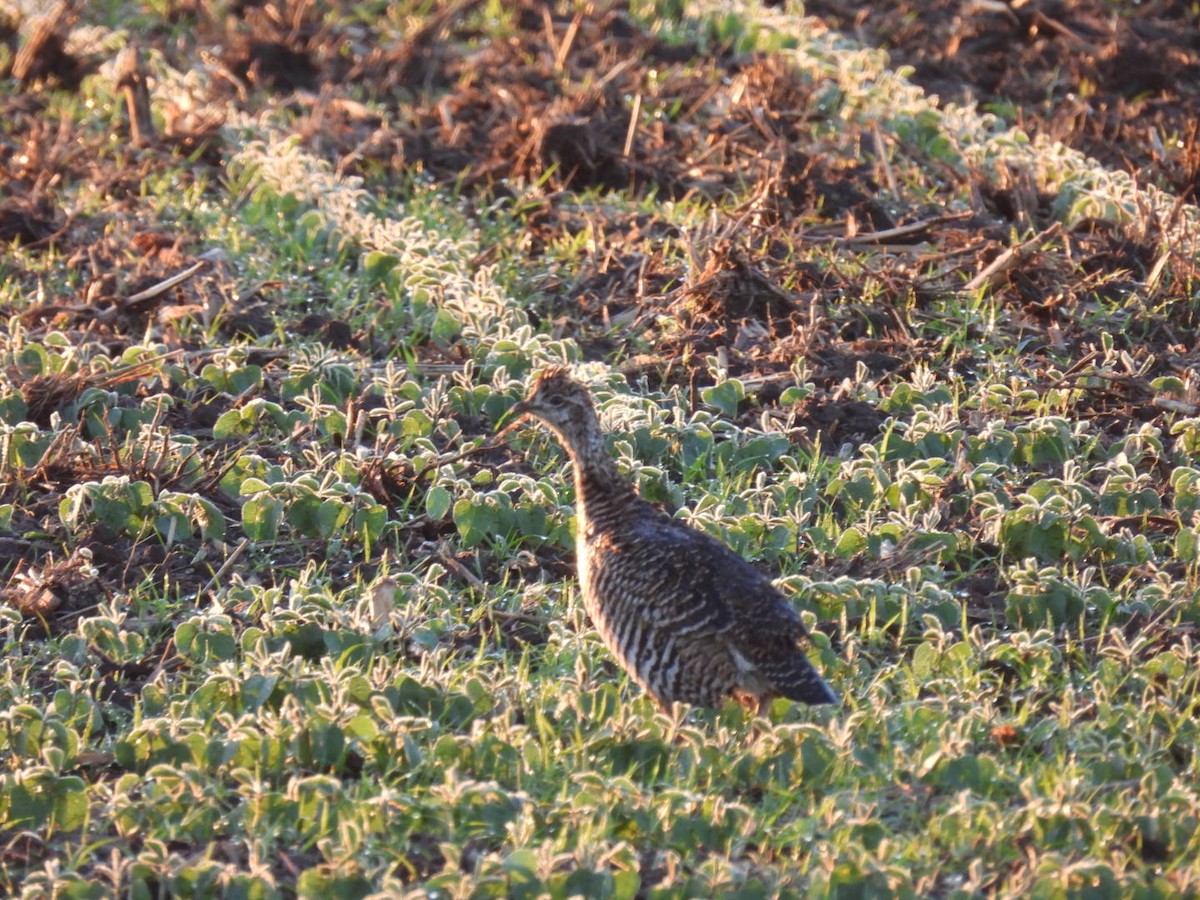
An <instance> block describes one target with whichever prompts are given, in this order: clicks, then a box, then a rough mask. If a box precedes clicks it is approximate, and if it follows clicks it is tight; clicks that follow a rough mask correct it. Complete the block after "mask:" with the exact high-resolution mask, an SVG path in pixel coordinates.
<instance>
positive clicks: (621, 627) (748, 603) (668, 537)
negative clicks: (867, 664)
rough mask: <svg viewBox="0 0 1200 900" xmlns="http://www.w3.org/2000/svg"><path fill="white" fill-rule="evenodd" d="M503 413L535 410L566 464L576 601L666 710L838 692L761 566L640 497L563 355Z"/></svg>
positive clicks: (813, 698)
mask: <svg viewBox="0 0 1200 900" xmlns="http://www.w3.org/2000/svg"><path fill="white" fill-rule="evenodd" d="M510 415H514V416H516V417H517V418H516V419H515V420H514V424H515V423H516V422H519V421H521V420H522V419H524V418H526V417H528V416H533V417H535V418H537V419H540V420H541V421H542V422H543V423H545V424H546V425H547V426H548V427H549V428H550V430H551V431H553V432H554V433H555V434H556V435H557V436H558V438H559V440H560V441H561V442H562V444H563V446H564V447H565V448H566V451H567V454H568V455H569V456H570V458H571V461H572V463H573V464H574V469H575V520H576V528H577V534H576V555H577V557H578V566H579V586H580V591H581V593H582V595H583V604H584V607H585V608H586V609H587V613H588V615H589V616H590V617H591V620H592V622H593V624H594V625H595V626H596V628H597V630H598V631H599V632H600V636H601V637H602V638H603V639H604V643H605V644H606V645H607V647H608V649H609V650H611V651H612V653H613V655H614V656H616V658H617V659H618V660H619V661H620V663H621V665H622V666H624V668H625V670H626V671H627V672H628V673H629V674H630V675H631V676H632V677H633V678H634V679H635V680H636V681H637V682H638V683H639V684H640V685H641V686H642V687H643V688H645V690H646V691H647V692H648V693H649V694H650V695H651V696H652V697H653V698H654V700H655V701H656V702H657V703H658V705H659V707H660V708H661V709H663V710H667V709H668V708H669V706H670V704H672V703H674V702H681V703H691V704H696V705H700V706H709V707H719V706H721V704H722V703H723V702H724V701H725V700H726V698H728V697H733V698H734V699H736V700H737V701H738V702H739V703H740V704H742V705H743V706H744V707H746V708H747V709H750V710H754V711H756V712H761V711H762V710H763V708H764V707H765V706H766V704H768V703H769V702H770V700H771V698H773V697H776V696H780V697H786V698H788V699H789V700H797V701H799V702H801V703H813V704H815V703H836V702H837V695H836V694H835V693H834V692H833V691H832V690H831V689H830V687H829V685H827V684H826V683H825V681H824V680H823V679H822V678H821V676H820V675H818V674H817V672H816V670H815V669H814V668H813V667H812V664H811V663H810V662H809V661H808V657H807V656H805V654H804V652H803V651H802V650H801V649H800V647H799V646H798V642H799V641H801V640H803V639H804V638H807V637H808V632H807V631H806V630H805V628H804V625H803V623H802V622H801V621H800V617H799V615H797V614H796V611H795V610H794V609H793V608H792V607H791V605H790V604H789V603H788V601H787V600H786V599H785V598H784V596H783V595H782V594H781V593H780V592H779V591H778V590H777V589H776V588H775V586H774V585H772V584H771V581H770V579H769V578H767V576H766V575H765V574H763V573H762V572H760V571H759V570H758V569H756V568H754V567H753V566H752V565H750V564H749V563H748V562H746V561H745V560H744V559H742V558H741V557H740V556H738V555H737V554H736V553H734V552H733V551H732V550H730V549H729V548H728V547H726V546H725V545H724V544H722V543H721V542H720V541H718V540H716V539H715V538H712V537H710V536H709V535H707V534H705V533H703V532H701V531H697V530H696V529H695V528H692V527H690V526H688V525H687V524H686V523H684V522H681V521H679V520H678V519H674V518H672V517H671V516H669V515H667V514H666V513H664V512H663V511H661V510H660V509H658V508H657V507H655V506H653V505H652V504H650V503H649V502H647V501H645V500H643V499H641V498H640V497H639V496H638V495H637V493H636V491H635V490H634V488H633V486H632V485H631V484H630V483H629V482H628V481H627V480H626V479H625V478H624V477H623V476H622V475H621V473H620V472H619V471H618V470H617V466H616V464H615V463H614V461H613V459H612V458H611V457H610V456H609V454H608V452H607V450H606V449H605V446H604V435H603V432H602V431H601V428H600V421H599V419H598V418H597V416H596V410H595V407H594V406H593V404H592V398H591V395H590V394H589V392H588V390H587V388H585V387H584V386H583V385H582V384H580V383H579V382H578V381H576V380H574V379H573V378H572V377H571V376H570V375H569V374H568V372H567V370H566V369H565V368H562V367H558V366H556V367H552V368H549V369H545V370H544V371H542V372H541V373H539V374H538V375H537V376H536V378H535V379H534V381H533V384H532V387H531V388H530V390H529V393H528V395H527V396H526V397H525V399H524V400H522V401H521V402H519V403H517V404H516V405H515V406H514V407H513V409H512V410H511V413H510Z"/></svg>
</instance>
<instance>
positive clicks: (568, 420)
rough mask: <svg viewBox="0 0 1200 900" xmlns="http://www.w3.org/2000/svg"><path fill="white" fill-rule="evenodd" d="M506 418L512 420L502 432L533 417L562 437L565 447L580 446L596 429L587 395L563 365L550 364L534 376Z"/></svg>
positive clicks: (593, 411)
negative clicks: (527, 389) (527, 390)
mask: <svg viewBox="0 0 1200 900" xmlns="http://www.w3.org/2000/svg"><path fill="white" fill-rule="evenodd" d="M510 417H512V421H511V423H510V424H509V425H508V426H507V427H505V428H504V429H503V431H502V432H501V433H502V434H503V433H505V432H507V431H509V430H510V429H512V428H515V427H516V426H517V425H518V424H520V423H521V422H523V421H525V420H527V419H529V418H535V419H539V420H541V421H542V422H543V423H545V424H546V425H547V426H548V427H549V428H550V429H551V430H552V431H554V432H555V433H556V434H557V435H558V436H559V437H560V438H562V440H563V443H565V444H566V445H567V448H568V449H576V448H579V447H581V446H582V444H583V443H584V442H585V441H586V440H587V439H588V438H589V437H591V436H592V435H593V434H594V433H595V432H596V431H598V429H599V422H598V420H597V418H596V409H595V407H594V406H593V405H592V397H591V394H590V393H589V392H588V389H587V388H586V387H584V386H583V385H582V384H580V383H579V382H578V381H576V380H575V379H574V378H572V377H571V375H570V373H569V372H568V370H567V369H566V367H564V366H551V367H550V368H547V369H543V370H542V371H541V372H539V373H538V374H537V375H536V376H534V379H533V383H532V385H531V386H530V388H529V393H527V394H526V395H525V399H524V400H522V401H520V402H519V403H517V404H516V405H515V406H513V407H512V408H511V409H510V410H509V411H508V413H507V414H506V415H505V418H506V419H507V418H510Z"/></svg>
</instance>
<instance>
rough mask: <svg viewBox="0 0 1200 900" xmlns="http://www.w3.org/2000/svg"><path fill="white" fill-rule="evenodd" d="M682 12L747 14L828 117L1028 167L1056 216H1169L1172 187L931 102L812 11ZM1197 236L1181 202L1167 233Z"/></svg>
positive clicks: (715, 3) (954, 159)
mask: <svg viewBox="0 0 1200 900" xmlns="http://www.w3.org/2000/svg"><path fill="white" fill-rule="evenodd" d="M689 12H690V13H691V14H692V15H695V16H697V17H698V18H702V19H710V20H711V19H715V18H716V17H718V16H720V17H729V16H738V17H740V18H742V19H743V20H745V21H746V22H752V23H753V29H752V30H751V31H750V34H751V35H752V36H753V37H752V40H751V43H750V46H749V47H747V48H746V49H760V50H770V51H771V52H777V53H780V54H782V55H785V56H787V57H788V58H789V59H791V61H792V63H793V64H794V65H795V66H796V67H797V68H799V69H800V70H801V71H803V72H805V73H807V74H809V75H810V76H812V78H813V79H814V81H815V82H817V83H818V85H820V86H821V87H819V89H818V91H817V96H818V97H819V98H821V100H822V107H823V108H824V110H825V112H826V113H827V114H828V115H830V116H836V117H837V118H839V119H841V120H843V121H846V122H851V123H854V124H857V125H859V126H865V127H870V126H874V125H877V126H880V127H881V128H882V129H883V130H885V131H886V132H890V133H892V134H895V135H896V136H898V137H899V138H900V139H901V141H902V142H903V143H904V144H905V145H906V146H907V147H909V148H913V149H916V150H917V151H918V152H919V153H920V155H922V156H924V157H926V158H928V159H931V160H934V161H936V162H939V163H942V164H945V165H950V166H952V167H953V168H954V169H956V170H958V171H960V172H981V173H982V174H984V175H985V176H986V177H988V178H993V179H1004V178H1008V177H1011V174H1012V173H1017V172H1022V173H1028V174H1029V175H1030V176H1031V177H1032V178H1033V179H1034V180H1035V182H1036V184H1037V186H1038V188H1039V189H1040V190H1044V191H1047V192H1052V193H1054V192H1056V193H1057V194H1058V201H1057V203H1056V204H1055V208H1054V213H1055V215H1056V216H1057V217H1058V218H1059V219H1061V220H1062V221H1063V222H1064V224H1067V225H1071V224H1074V223H1076V222H1079V221H1081V220H1084V219H1088V218H1102V219H1110V220H1115V221H1126V222H1128V221H1134V222H1136V221H1140V220H1142V219H1144V218H1145V217H1146V216H1147V215H1152V216H1156V217H1157V220H1158V221H1159V222H1161V223H1166V222H1168V221H1170V220H1171V214H1172V210H1173V209H1174V207H1175V204H1176V202H1177V198H1176V197H1174V196H1173V195H1171V194H1168V193H1166V192H1164V191H1161V190H1159V189H1157V188H1155V187H1153V186H1152V185H1142V184H1138V183H1137V181H1136V180H1135V179H1134V178H1133V177H1132V176H1131V175H1130V174H1129V173H1127V172H1120V171H1113V170H1110V169H1106V168H1105V167H1103V166H1102V165H1101V164H1100V163H1098V162H1096V161H1095V160H1094V159H1092V158H1091V157H1089V156H1086V155H1085V154H1083V153H1080V152H1079V151H1078V150H1073V149H1071V148H1070V147H1067V146H1065V145H1063V144H1062V143H1061V142H1059V141H1056V140H1053V139H1050V138H1047V137H1045V136H1041V135H1039V136H1037V137H1034V138H1032V139H1031V138H1030V137H1029V136H1028V135H1027V134H1026V133H1025V132H1024V131H1023V130H1021V129H1020V128H1016V127H1008V126H1007V124H1006V123H1005V122H1004V121H1003V120H1002V119H1000V118H999V117H998V116H995V115H993V114H991V113H985V112H981V111H980V110H979V109H977V108H976V107H975V106H974V105H973V104H969V105H965V106H964V105H960V104H954V103H947V104H945V106H944V107H942V108H939V107H938V105H937V103H936V97H933V96H930V95H928V94H926V93H925V91H924V90H923V89H922V88H920V87H918V86H917V85H914V84H912V83H911V82H910V81H909V80H908V79H907V77H905V70H904V69H903V68H901V69H898V70H896V69H892V68H890V67H889V62H888V56H887V53H886V52H884V51H882V50H877V49H873V48H867V47H863V46H862V45H861V44H859V43H858V42H857V41H855V40H854V39H853V38H850V37H848V36H846V35H844V34H842V33H840V32H836V31H831V30H829V29H828V28H827V27H826V26H825V24H824V23H823V22H821V21H820V20H819V19H815V18H811V17H805V16H803V15H796V14H793V13H788V12H785V11H783V10H779V9H767V8H765V7H764V6H763V5H762V4H761V3H760V2H758V0H735V2H726V0H694V2H693V3H692V4H691V6H690V7H689ZM1197 235H1200V213H1197V211H1196V210H1195V208H1194V207H1192V206H1187V207H1185V208H1184V209H1183V210H1182V211H1181V213H1179V214H1177V215H1176V217H1175V221H1174V228H1173V232H1172V234H1171V235H1170V236H1171V237H1172V238H1174V239H1175V240H1176V241H1188V242H1189V245H1192V246H1193V252H1195V251H1196V249H1200V248H1195V247H1194V244H1195V242H1196V239H1197Z"/></svg>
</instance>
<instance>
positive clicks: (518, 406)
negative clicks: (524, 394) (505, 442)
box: [496, 400, 529, 438]
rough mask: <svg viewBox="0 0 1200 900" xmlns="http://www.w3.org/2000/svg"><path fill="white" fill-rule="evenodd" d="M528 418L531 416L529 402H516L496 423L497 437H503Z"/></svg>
mask: <svg viewBox="0 0 1200 900" xmlns="http://www.w3.org/2000/svg"><path fill="white" fill-rule="evenodd" d="M527 418H529V404H528V403H527V402H526V401H524V400H521V401H519V402H517V403H514V404H513V405H512V406H510V407H509V408H508V412H506V413H505V414H504V415H502V416H501V417H500V421H499V422H497V423H496V437H497V438H502V437H505V436H506V435H508V434H509V433H510V432H513V431H516V430H517V428H518V427H520V426H521V425H522V424H523V423H524V422H525V420H526V419H527ZM505 423H507V424H505Z"/></svg>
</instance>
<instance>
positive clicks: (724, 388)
mask: <svg viewBox="0 0 1200 900" xmlns="http://www.w3.org/2000/svg"><path fill="white" fill-rule="evenodd" d="M700 397H701V399H703V400H704V402H705V403H707V404H708V405H709V406H712V407H715V408H716V409H719V410H720V411H721V412H722V413H723V414H724V415H725V416H726V417H727V418H730V419H733V418H736V417H737V413H738V405H739V404H740V403H741V402H742V401H743V400H745V399H746V388H745V387H743V386H742V383H741V382H740V381H738V380H737V379H736V378H730V379H729V380H728V381H723V382H721V383H720V384H718V385H714V386H713V387H710V388H705V389H704V390H702V391H701V392H700Z"/></svg>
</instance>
